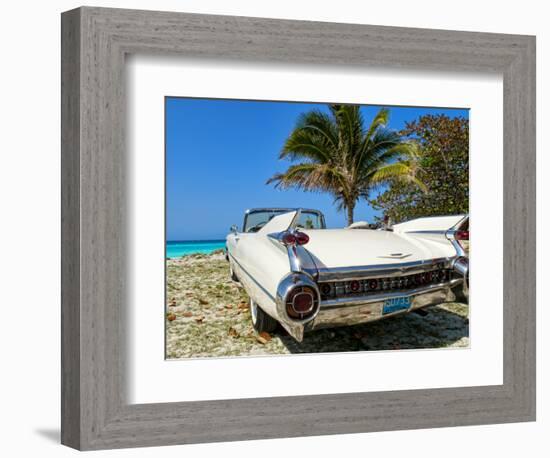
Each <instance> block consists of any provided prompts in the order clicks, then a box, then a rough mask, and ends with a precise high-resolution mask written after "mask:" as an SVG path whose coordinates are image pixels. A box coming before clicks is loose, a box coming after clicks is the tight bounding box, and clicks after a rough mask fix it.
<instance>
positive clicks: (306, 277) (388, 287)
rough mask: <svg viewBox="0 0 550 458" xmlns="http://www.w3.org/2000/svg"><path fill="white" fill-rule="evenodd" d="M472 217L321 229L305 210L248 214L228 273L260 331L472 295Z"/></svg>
mask: <svg viewBox="0 0 550 458" xmlns="http://www.w3.org/2000/svg"><path fill="white" fill-rule="evenodd" d="M468 238H469V223H468V216H466V215H457V216H443V217H429V218H420V219H416V220H412V221H408V222H406V223H402V224H397V225H394V226H393V228H391V229H390V230H373V229H351V228H350V229H326V226H325V219H324V216H323V214H322V213H321V212H320V211H317V210H310V209H288V208H258V209H252V210H248V211H246V214H245V217H244V224H243V227H242V231H239V229H238V228H237V227H236V226H233V227H232V228H231V233H230V234H229V235H228V236H227V259H228V261H229V269H230V274H231V276H232V278H233V280H235V281H239V282H240V283H241V284H242V286H243V287H244V288H245V290H246V292H247V293H248V296H249V297H250V312H251V316H252V324H253V325H254V328H255V329H256V330H257V331H258V332H262V331H267V332H271V331H273V330H275V328H276V327H277V324H279V323H280V324H281V325H282V326H283V328H284V329H286V331H287V332H288V333H289V334H290V335H292V336H293V337H294V338H295V339H296V340H297V341H299V342H301V341H302V340H303V338H304V332H307V331H309V330H313V329H319V328H323V327H333V326H346V325H353V324H359V323H365V322H368V321H375V320H379V319H381V318H386V317H389V316H394V315H397V314H400V313H405V312H411V311H415V310H419V309H421V308H423V307H426V306H429V305H434V304H440V303H443V302H455V301H457V302H466V301H467V300H468V278H469V277H468V270H469V268H468V257H467V255H466V253H465V252H464V249H463V247H462V245H461V240H466V239H468Z"/></svg>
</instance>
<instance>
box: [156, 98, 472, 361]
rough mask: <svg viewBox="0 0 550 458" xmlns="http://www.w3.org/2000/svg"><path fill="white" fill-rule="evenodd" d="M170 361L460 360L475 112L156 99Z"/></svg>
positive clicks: (465, 334)
mask: <svg viewBox="0 0 550 458" xmlns="http://www.w3.org/2000/svg"><path fill="white" fill-rule="evenodd" d="M165 183H166V184H165V186H166V188H165V218H166V220H165V235H166V237H165V239H166V246H165V249H166V255H165V257H166V264H165V274H166V282H165V300H166V303H165V304H164V313H165V316H166V320H165V326H166V328H165V330H166V332H165V343H166V348H165V357H166V359H168V360H172V359H185V358H208V357H218V358H219V357H244V356H267V355H288V354H306V353H332V352H356V351H376V350H378V351H380V350H386V351H388V350H392V351H394V350H411V349H445V348H468V347H469V324H470V322H469V315H470V314H469V306H468V301H469V262H468V260H469V254H470V246H469V215H468V211H469V110H468V109H467V108H438V107H409V106H390V105H388V106H380V105H366V104H365V105H357V104H327V103H307V102H294V101H289V102H286V101H285V102H283V101H258V100H229V99H206V98H204V99H203V98H187V97H176V96H167V97H165Z"/></svg>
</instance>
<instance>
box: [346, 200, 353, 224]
mask: <svg viewBox="0 0 550 458" xmlns="http://www.w3.org/2000/svg"><path fill="white" fill-rule="evenodd" d="M346 208H347V211H348V226H349V225H350V224H353V210H354V208H355V205H348V206H347V207H346Z"/></svg>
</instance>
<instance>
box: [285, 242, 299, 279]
mask: <svg viewBox="0 0 550 458" xmlns="http://www.w3.org/2000/svg"><path fill="white" fill-rule="evenodd" d="M286 252H287V254H288V262H289V264H290V271H291V272H294V273H299V272H301V271H302V266H301V263H300V257H299V256H298V252H297V248H296V245H288V246H287V247H286Z"/></svg>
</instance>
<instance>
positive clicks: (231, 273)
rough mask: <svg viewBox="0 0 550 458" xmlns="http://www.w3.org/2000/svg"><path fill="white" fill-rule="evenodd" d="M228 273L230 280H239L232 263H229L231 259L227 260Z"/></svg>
mask: <svg viewBox="0 0 550 458" xmlns="http://www.w3.org/2000/svg"><path fill="white" fill-rule="evenodd" d="M229 275H231V280H233V281H239V277H237V274H236V273H235V271H234V270H233V265H232V264H231V261H229Z"/></svg>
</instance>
